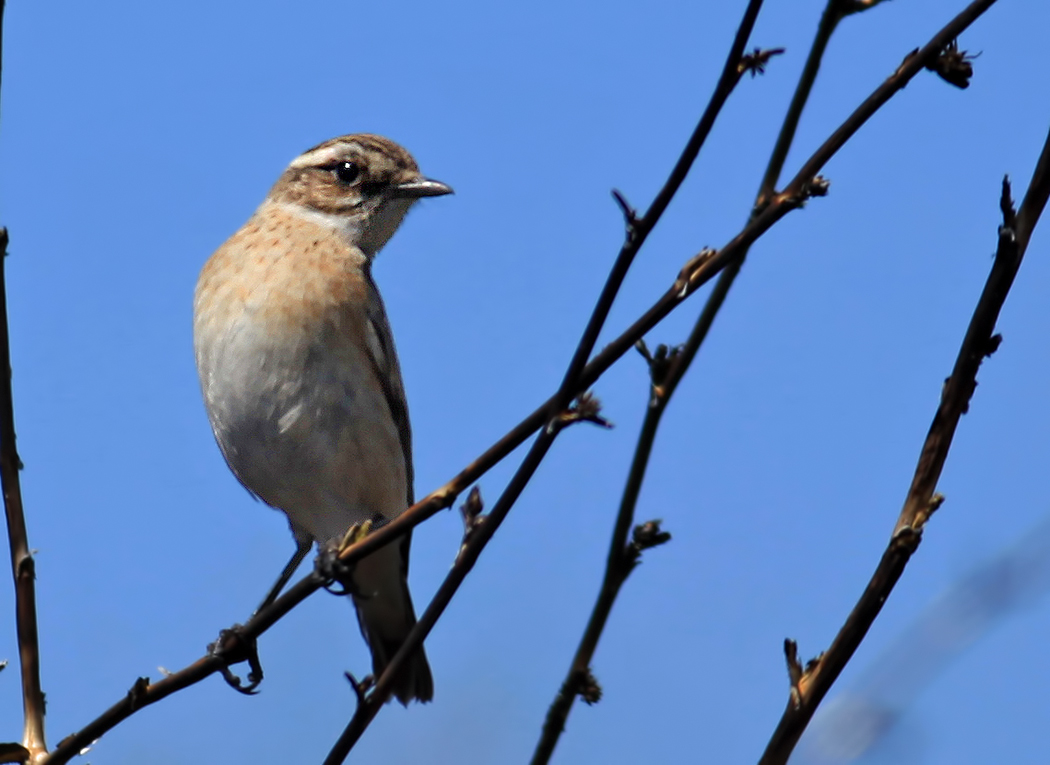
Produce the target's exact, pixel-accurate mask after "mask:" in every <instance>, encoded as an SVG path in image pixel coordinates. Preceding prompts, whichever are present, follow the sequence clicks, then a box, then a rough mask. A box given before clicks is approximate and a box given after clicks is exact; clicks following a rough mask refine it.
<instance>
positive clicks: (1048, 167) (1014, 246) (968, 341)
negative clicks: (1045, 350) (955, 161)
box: [759, 134, 1050, 765]
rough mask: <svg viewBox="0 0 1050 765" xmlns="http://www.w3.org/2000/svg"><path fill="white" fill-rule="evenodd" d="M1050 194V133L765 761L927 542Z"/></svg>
mask: <svg viewBox="0 0 1050 765" xmlns="http://www.w3.org/2000/svg"><path fill="white" fill-rule="evenodd" d="M1048 194H1050V134H1048V135H1047V139H1046V143H1045V144H1044V145H1043V151H1042V154H1041V156H1040V158H1039V162H1038V165H1037V167H1036V172H1035V174H1034V175H1033V177H1032V181H1031V184H1030V185H1029V187H1028V192H1027V193H1026V194H1025V199H1024V203H1023V204H1022V206H1021V210H1022V212H1021V214H1020V215H1016V216H1015V215H1014V211H1013V202H1012V201H1011V199H1010V184H1009V181H1008V180H1006V179H1004V180H1003V191H1002V198H1001V203H1000V205H1001V207H1002V210H1003V225H1002V226H1000V227H999V245H998V248H997V250H996V255H995V263H994V264H993V265H992V271H991V273H990V274H989V275H988V280H987V281H986V282H985V285H984V290H983V291H982V293H981V297H980V300H979V301H978V303H977V308H976V309H975V310H974V313H973V317H972V318H971V320H970V324H969V327H968V328H967V330H966V336H965V338H964V339H963V342H962V346H961V347H960V349H959V355H958V356H957V357H956V360H955V366H954V368H953V369H952V374H951V377H949V378H948V381H947V382H946V383H945V385H944V389H943V391H942V393H941V402H940V405H939V406H938V407H937V413H936V414H935V415H934V418H933V422H932V423H931V425H930V429H929V432H928V433H927V436H926V441H925V442H924V443H923V447H922V451H921V453H920V456H919V462H918V465H917V466H916V468H915V476H914V478H913V480H912V483H911V488H910V489H909V490H908V496H907V498H906V499H905V501H904V507H903V509H902V510H901V513H900V516H899V517H898V519H897V523H896V526H895V528H894V532H893V535H892V536H891V537H890V542H889V545H888V546H887V548H886V551H885V552H884V553H883V555H882V560H880V561H879V565H878V567H877V568H876V570H875V573H874V575H873V576H872V578H871V581H870V582H868V586H867V588H866V589H865V590H864V594H863V595H861V597H860V600H859V601H858V602H857V605H856V606H854V608H853V611H852V612H851V613H850V615H849V618H848V619H847V620H846V623H845V624H844V625H843V627H842V629H841V630H839V633H838V635H836V637H835V640H834V642H833V643H832V644H831V647H830V648H828V650H827V652H826V653H825V654H823V655H822V656H821V657H820V658H819V659H817V660H814V661H812V662H810V664H809V665H807V667H806V670H805V672H804V673H803V675H802V676H801V678H799V679H798V680H797V682H796V681H793V683H792V685H793V690H792V693H791V701H790V702H789V703H788V706H787V709H786V710H785V711H784V714H783V716H782V717H781V718H780V723H779V724H778V725H777V728H776V730H775V731H774V733H773V736H772V738H771V739H770V741H769V744H768V745H767V747H766V751H765V753H764V754H763V755H762V759H761V760H760V761H759V763H760V765H782V764H783V763H786V762H787V761H788V758H789V757H790V756H791V752H792V751H793V750H794V748H795V745H796V744H797V743H798V740H799V737H800V736H801V735H802V732H803V731H804V730H805V729H806V726H807V725H808V724H809V721H810V719H811V718H812V716H813V713H814V712H815V711H816V709H817V707H818V706H819V704H820V702H821V700H822V699H823V698H824V696H825V694H827V692H828V690H829V689H830V688H831V686H832V684H833V683H834V682H835V680H836V678H838V676H839V674H840V673H841V672H842V669H843V668H844V667H845V666H846V663H847V662H848V661H849V660H850V658H851V657H852V656H853V653H854V652H855V651H856V650H857V647H858V646H859V645H860V643H861V641H862V640H863V639H864V636H865V635H866V634H867V632H868V630H869V629H870V627H871V625H872V624H873V623H874V621H875V618H876V617H877V616H878V615H879V612H880V611H881V610H882V606H883V604H884V603H885V602H886V599H887V598H888V597H889V595H890V593H891V592H892V591H893V587H894V585H895V584H896V583H897V580H898V579H900V576H901V574H903V573H904V568H905V566H907V564H908V561H909V560H910V559H911V556H912V554H913V553H914V552H915V550H916V549H917V548H918V546H919V543H920V542H921V541H922V533H923V529H924V528H925V525H926V521H927V520H929V518H930V516H931V515H932V514H933V513H934V512H935V511H936V510H937V508H938V507H940V505H941V503H942V502H943V501H944V497H942V496H941V495H939V494H935V493H934V490H935V489H936V486H937V480H938V479H939V478H940V475H941V469H942V468H943V467H944V462H945V460H946V459H947V457H948V451H949V449H950V448H951V443H952V437H953V436H954V434H955V429H956V427H957V426H958V424H959V419H960V417H962V415H963V414H965V413H966V411H967V409H968V408H969V404H970V398H971V397H972V396H973V393H974V390H975V389H976V386H977V371H978V369H979V368H980V366H981V362H982V361H983V360H984V359H985V357H987V356H990V355H991V354H992V353H993V352H994V351H995V349H996V347H998V344H999V339H1000V338H999V336H998V335H993V333H994V332H995V323H996V321H997V320H998V318H999V312H1000V310H1001V309H1002V307H1003V303H1004V302H1005V301H1006V296H1007V294H1008V293H1009V291H1010V287H1011V285H1012V284H1013V281H1014V277H1015V276H1016V275H1017V270H1018V268H1020V265H1021V260H1022V258H1023V257H1024V253H1025V249H1026V248H1027V245H1028V241H1029V239H1030V237H1031V233H1032V230H1033V229H1034V228H1035V225H1036V223H1037V222H1038V220H1039V216H1040V214H1041V213H1042V211H1043V207H1044V206H1045V204H1046V200H1047V195H1048Z"/></svg>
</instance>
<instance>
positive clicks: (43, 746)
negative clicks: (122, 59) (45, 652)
mask: <svg viewBox="0 0 1050 765" xmlns="http://www.w3.org/2000/svg"><path fill="white" fill-rule="evenodd" d="M4 5H5V3H4V0H0V69H2V64H3V39H4V26H3V24H4ZM6 260H7V229H6V228H3V229H0V480H2V482H3V491H4V513H5V516H6V518H7V537H8V542H9V543H10V548H11V572H12V574H13V576H14V580H15V614H16V631H17V633H18V653H19V658H20V660H21V669H22V708H23V712H24V714H25V726H24V728H23V732H22V746H23V747H25V748H26V749H27V750H28V755H29V757H30V758H36V757H37V756H39V755H41V754H42V753H44V752H46V751H47V742H46V739H45V738H44V694H43V691H41V689H40V642H39V639H38V636H37V623H36V569H35V565H34V562H33V555H32V553H30V551H29V538H28V534H27V533H26V519H25V512H24V510H23V507H22V486H21V481H20V479H19V475H18V472H19V470H21V469H22V461H21V459H19V457H18V448H17V446H16V444H15V405H14V397H13V394H12V391H11V342H10V334H9V331H8V324H7V284H6V277H5V268H4V265H5V263H6Z"/></svg>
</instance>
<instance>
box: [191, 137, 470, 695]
mask: <svg viewBox="0 0 1050 765" xmlns="http://www.w3.org/2000/svg"><path fill="white" fill-rule="evenodd" d="M451 193H452V189H451V188H450V187H449V186H448V185H446V184H444V183H441V182H440V181H436V180H432V179H430V178H426V177H424V176H423V175H422V174H421V173H420V171H419V167H418V165H417V164H416V161H415V160H414V159H413V158H412V156H411V155H410V154H409V153H408V152H407V151H406V150H405V149H404V148H402V147H401V146H399V145H398V144H396V143H394V142H393V141H391V140H389V139H387V138H383V137H381V136H377V135H371V134H367V133H359V134H351V135H344V136H339V137H337V138H332V139H331V140H328V141H325V142H324V143H321V144H318V145H317V146H314V147H313V148H311V149H308V150H307V151H306V152H304V153H303V154H301V155H300V156H299V157H297V158H296V159H294V160H293V161H292V162H291V164H289V165H288V167H287V169H285V171H284V172H283V173H282V174H281V176H280V177H279V178H278V179H277V182H276V183H275V184H274V186H273V188H271V189H270V192H269V193H268V194H267V196H266V198H265V199H264V200H263V202H262V204H261V205H260V206H259V207H258V209H257V210H256V211H255V213H254V214H253V215H252V216H251V218H249V219H248V221H247V222H246V223H245V224H244V225H243V226H242V227H241V228H240V229H239V230H238V231H237V232H236V233H234V234H233V236H231V237H230V238H229V239H228V240H227V241H226V242H225V243H224V244H223V245H222V246H220V247H219V248H218V249H217V250H216V251H215V253H214V254H213V255H212V256H211V257H210V258H209V259H208V261H207V262H206V263H205V265H204V267H203V269H202V270H201V273H200V277H199V279H198V281H197V287H196V291H195V293H194V316H193V338H194V352H195V356H196V362H197V370H198V373H199V376H200V384H201V391H202V394H203V398H204V404H205V409H206V410H207V414H208V419H209V422H210V423H211V427H212V431H213V433H214V435H215V440H216V441H217V442H218V445H219V449H220V451H221V452H222V455H223V457H224V458H225V460H226V463H227V465H228V466H229V468H230V470H231V471H232V472H233V474H234V475H235V476H236V478H237V479H238V480H239V481H240V483H241V484H243V485H244V487H245V488H246V489H247V490H248V492H249V493H250V494H252V495H253V496H254V497H256V498H257V499H260V500H262V502H264V503H266V504H267V505H270V506H271V507H273V508H276V509H278V510H281V511H283V512H284V513H285V514H286V515H287V517H288V524H289V527H290V529H291V532H292V536H293V537H294V540H295V543H296V550H295V553H294V554H293V555H292V557H291V559H290V560H289V561H288V563H287V565H286V566H285V567H284V570H283V571H282V572H281V575H280V577H279V578H278V580H277V582H276V583H275V584H274V586H273V587H272V588H271V590H270V592H269V594H268V595H267V597H266V599H265V600H264V601H263V605H266V604H268V603H269V602H272V601H273V599H274V598H276V597H277V595H278V594H279V593H280V591H281V589H283V587H284V585H285V584H286V583H287V581H288V579H289V578H290V577H291V575H292V574H293V573H294V571H295V569H296V568H297V567H298V566H299V564H300V563H301V562H302V560H303V558H304V557H305V556H306V555H307V553H308V552H309V551H310V549H311V548H312V547H313V545H314V544H316V545H318V547H319V548H321V549H322V550H323V549H325V546H326V545H327V546H329V548H330V547H331V545H333V544H338V542H339V540H340V539H343V538H344V536H345V535H346V534H347V532H348V530H350V529H352V528H354V527H355V526H356V525H364V524H369V523H370V524H371V526H372V527H373V528H374V527H378V526H381V525H382V524H384V523H387V522H389V521H391V520H392V519H394V518H396V517H397V516H398V515H399V514H400V513H402V512H403V511H404V510H405V509H406V508H407V507H409V506H410V505H411V504H412V502H413V486H412V482H413V466H412V434H411V428H410V425H409V418H408V407H407V402H406V399H405V389H404V385H403V383H402V379H401V370H400V365H399V362H398V357H397V353H396V351H395V348H394V339H393V336H392V333H391V329H390V323H389V321H388V319H387V314H386V310H385V308H384V306H383V300H382V298H381V297H380V294H379V289H378V288H377V286H376V283H375V281H374V279H373V277H372V261H373V260H374V258H375V257H376V254H377V253H378V252H379V251H380V250H381V249H382V248H383V246H384V245H385V244H386V243H387V241H388V240H389V239H390V238H391V237H392V236H393V234H394V232H395V231H396V230H397V228H398V227H399V226H400V224H401V222H402V220H403V219H404V218H405V215H406V214H407V213H408V211H409V209H410V208H411V207H412V206H413V205H414V204H415V203H416V202H417V201H419V200H420V199H422V198H424V197H437V196H443V195H445V194H451ZM365 528H368V527H367V526H365ZM410 544H411V534H410V533H408V534H405V535H404V536H402V537H400V538H398V539H395V540H394V541H392V542H390V543H389V544H387V545H385V546H383V547H381V548H379V549H378V550H376V551H375V552H373V553H371V554H369V555H368V556H366V557H364V558H362V559H361V560H359V561H357V563H356V564H355V565H354V567H353V569H352V573H351V574H350V576H349V577H348V579H349V581H347V582H345V583H344V584H345V586H346V589H347V590H348V591H349V592H350V594H351V596H352V599H353V603H354V606H355V608H356V611H357V617H358V621H359V623H360V627H361V633H362V635H363V636H364V638H365V641H366V642H367V644H368V646H369V648H370V650H371V653H372V673H373V677H374V678H379V676H380V675H381V674H382V672H383V670H384V669H385V668H386V666H387V664H388V663H389V662H390V660H391V659H392V658H393V656H394V654H395V653H396V652H397V650H398V649H399V648H400V647H401V645H402V643H403V642H404V640H405V638H406V637H407V635H408V633H409V631H410V630H411V629H412V626H413V625H414V624H415V622H416V616H415V610H414V607H413V605H412V597H411V594H410V593H409V590H408V581H407V575H408V554H409V547H410ZM260 608H261V607H260ZM392 688H393V690H392V693H393V696H394V697H396V698H397V699H398V701H400V702H401V703H402V704H403V705H406V706H407V705H408V703H409V702H410V701H412V700H418V701H420V702H427V701H430V700H431V699H432V698H433V693H434V685H433V679H432V676H431V671H430V666H429V664H428V662H427V659H426V655H425V653H424V651H423V648H422V647H420V648H419V649H418V650H417V651H416V652H415V653H414V655H413V656H412V657H411V658H410V660H409V662H408V664H407V665H406V666H405V668H404V669H403V670H402V671H401V672H400V674H399V676H398V677H397V678H396V679H395V682H394V684H393V686H392Z"/></svg>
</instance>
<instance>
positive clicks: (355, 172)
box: [335, 162, 361, 183]
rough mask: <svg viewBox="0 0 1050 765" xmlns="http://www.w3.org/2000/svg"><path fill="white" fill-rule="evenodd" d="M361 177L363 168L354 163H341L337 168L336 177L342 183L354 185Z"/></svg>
mask: <svg viewBox="0 0 1050 765" xmlns="http://www.w3.org/2000/svg"><path fill="white" fill-rule="evenodd" d="M359 175H361V168H359V167H358V166H357V164H356V163H354V162H341V163H339V164H338V165H336V167H335V176H336V178H338V179H339V180H340V181H341V182H342V183H353V182H354V181H356V180H357V178H358V176H359Z"/></svg>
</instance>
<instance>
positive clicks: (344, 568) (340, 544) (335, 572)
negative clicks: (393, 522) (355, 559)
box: [314, 521, 372, 597]
mask: <svg viewBox="0 0 1050 765" xmlns="http://www.w3.org/2000/svg"><path fill="white" fill-rule="evenodd" d="M371 531H372V521H365V522H364V523H355V524H354V525H353V526H351V527H350V528H349V529H348V530H347V532H346V533H345V534H344V535H343V537H342V539H333V540H331V541H330V542H328V543H327V544H325V545H322V546H321V550H320V552H319V553H318V554H317V560H316V561H315V563H314V570H315V571H316V572H317V575H318V576H320V577H321V578H322V579H323V580H324V582H325V584H324V588H325V589H326V590H328V592H330V593H332V594H333V595H353V596H355V597H362V596H361V594H360V593H358V592H357V591H356V588H355V587H354V577H353V574H354V566H353V564H350V565H347V564H346V563H343V561H341V560H340V559H339V556H340V555H341V554H342V553H343V551H344V550H346V548H348V547H350V546H351V545H353V544H355V543H356V542H359V541H360V540H362V539H364V538H365V537H366V536H368V534H369V532H371Z"/></svg>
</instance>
